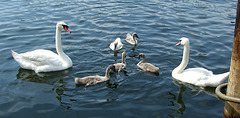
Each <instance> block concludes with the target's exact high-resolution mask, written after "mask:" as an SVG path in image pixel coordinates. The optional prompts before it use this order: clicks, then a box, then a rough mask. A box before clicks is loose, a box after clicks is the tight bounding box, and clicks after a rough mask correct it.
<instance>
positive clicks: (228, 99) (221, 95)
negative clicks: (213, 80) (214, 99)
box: [215, 83, 240, 103]
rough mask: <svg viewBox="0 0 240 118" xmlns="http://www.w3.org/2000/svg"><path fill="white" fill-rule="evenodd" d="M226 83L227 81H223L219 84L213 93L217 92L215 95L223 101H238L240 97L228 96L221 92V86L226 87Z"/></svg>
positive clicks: (239, 101)
mask: <svg viewBox="0 0 240 118" xmlns="http://www.w3.org/2000/svg"><path fill="white" fill-rule="evenodd" d="M227 85H228V83H224V84H221V85H219V86H218V87H217V88H216V90H215V93H216V94H217V96H218V97H219V98H220V99H222V100H224V101H230V102H235V103H240V98H235V97H230V96H227V95H225V94H223V93H222V92H221V90H222V89H223V88H227Z"/></svg>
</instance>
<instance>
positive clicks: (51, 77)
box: [16, 68, 72, 85]
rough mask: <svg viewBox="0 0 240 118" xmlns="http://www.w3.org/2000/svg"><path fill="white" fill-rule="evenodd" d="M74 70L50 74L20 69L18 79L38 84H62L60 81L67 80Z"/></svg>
mask: <svg viewBox="0 0 240 118" xmlns="http://www.w3.org/2000/svg"><path fill="white" fill-rule="evenodd" d="M71 70H72V68H69V69H67V70H63V71H57V72H48V73H35V72H34V71H32V70H26V69H22V68H20V69H19V70H18V74H17V75H16V76H17V79H20V80H23V81H29V82H36V83H46V84H50V85H53V84H54V83H56V82H58V81H59V82H60V80H59V78H60V79H63V78H67V77H68V75H67V74H68V73H69V72H71Z"/></svg>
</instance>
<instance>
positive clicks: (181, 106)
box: [168, 85, 186, 114]
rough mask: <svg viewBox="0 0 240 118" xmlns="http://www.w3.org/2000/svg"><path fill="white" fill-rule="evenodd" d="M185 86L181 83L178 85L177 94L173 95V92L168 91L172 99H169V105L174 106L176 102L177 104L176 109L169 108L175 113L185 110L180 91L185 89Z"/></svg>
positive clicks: (181, 112)
mask: <svg viewBox="0 0 240 118" xmlns="http://www.w3.org/2000/svg"><path fill="white" fill-rule="evenodd" d="M185 89H186V88H185V87H184V86H183V85H179V92H178V95H177V96H176V95H174V94H173V93H171V92H169V93H168V94H169V95H171V96H172V99H173V100H174V101H176V102H174V101H171V105H169V106H175V103H177V104H178V105H179V108H178V109H177V110H175V109H172V108H170V109H171V110H173V111H176V112H177V113H179V114H183V112H184V111H185V109H186V107H185V104H184V102H183V99H182V93H183V92H184V91H185Z"/></svg>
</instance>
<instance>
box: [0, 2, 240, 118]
mask: <svg viewBox="0 0 240 118" xmlns="http://www.w3.org/2000/svg"><path fill="white" fill-rule="evenodd" d="M236 6H237V1H236V0H234V1H229V0H218V1H213V0H211V1H210V0H207V1H206V0H163V1H157V0H148V1H146V0H133V1H131V2H129V1H125V0H117V1H116V0H105V1H99V0H64V1H63V0H10V1H9V0H2V1H1V2H0V16H1V18H0V19H1V21H0V54H1V57H0V63H1V64H0V68H1V69H0V80H1V82H0V96H1V97H0V117H13V118H20V117H24V118H26V117H34V118H52V117H60V118H62V117H73V118H74V117H104V118H105V117H110V118H112V117H131V118H132V117H137V118H139V117H159V118H162V117H165V118H166V117H169V118H174V117H177V118H179V117H182V118H185V117H189V118H190V117H195V118H202V117H211V118H218V117H222V114H223V107H224V101H221V100H219V99H218V98H217V97H216V95H215V93H214V90H215V88H205V89H202V88H199V87H195V86H191V85H186V84H184V85H183V84H180V83H179V82H176V81H174V80H173V79H172V77H171V72H172V70H173V69H174V68H175V67H176V66H178V65H179V64H180V62H181V58H182V50H183V48H182V47H181V46H180V47H175V44H176V43H177V42H178V39H179V38H181V37H188V38H189V39H190V41H191V49H190V51H191V52H190V62H189V64H188V68H190V67H204V68H206V69H209V70H212V71H213V73H222V72H226V71H229V66H230V59H231V51H232V44H233V32H234V26H235V15H236ZM58 21H65V22H66V23H67V24H68V25H69V29H70V30H71V31H72V34H68V33H67V32H63V33H62V44H63V49H64V51H65V53H66V54H67V55H68V56H69V57H71V59H72V61H73V67H72V68H70V69H67V70H64V71H59V72H50V73H40V74H36V73H34V71H30V70H24V69H21V68H20V66H19V65H18V64H17V63H16V62H15V61H14V59H13V58H12V56H11V53H10V52H11V50H14V51H16V52H19V53H23V52H27V51H31V50H35V49H48V50H52V51H54V52H56V51H55V39H54V38H55V26H56V23H57V22H58ZM133 32H137V33H138V35H139V37H140V39H139V44H138V45H137V46H136V47H135V48H133V47H132V46H131V45H129V44H127V43H126V41H125V40H123V39H124V38H125V36H126V34H127V33H133ZM117 37H120V38H121V39H122V42H123V44H124V47H123V49H122V50H121V51H119V52H118V53H116V54H114V52H113V51H111V50H110V48H109V47H108V46H109V44H110V43H111V42H112V41H114V40H115V39H116V38H117ZM123 51H126V52H127V58H126V62H127V68H126V70H125V72H120V73H115V74H112V75H111V78H110V80H109V81H107V82H104V83H101V84H97V85H95V86H90V87H84V86H76V85H75V83H74V79H73V78H74V77H84V76H89V75H104V72H105V68H106V67H107V66H108V65H109V64H113V63H117V62H120V61H121V53H122V52H123ZM139 53H145V55H146V58H147V61H148V62H150V63H152V64H154V65H156V66H158V67H159V68H160V69H161V70H160V72H159V75H158V76H155V75H152V74H149V73H145V72H142V71H141V70H139V69H138V68H137V66H136V64H137V63H138V62H139V61H140V60H139V59H138V58H136V56H137V55H138V54H139ZM226 82H227V81H226Z"/></svg>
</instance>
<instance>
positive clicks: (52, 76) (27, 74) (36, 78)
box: [16, 68, 72, 104]
mask: <svg viewBox="0 0 240 118" xmlns="http://www.w3.org/2000/svg"><path fill="white" fill-rule="evenodd" d="M71 71H72V68H69V69H67V70H62V71H57V72H47V73H35V72H34V71H32V70H26V69H22V68H20V69H19V70H18V74H17V75H16V77H17V79H19V80H22V81H28V82H34V83H43V84H48V85H56V86H55V87H51V88H50V89H51V90H48V91H52V92H55V93H56V94H57V96H56V99H57V100H58V101H59V103H61V104H62V95H63V93H64V85H66V84H67V83H66V82H64V78H68V73H69V72H71Z"/></svg>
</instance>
